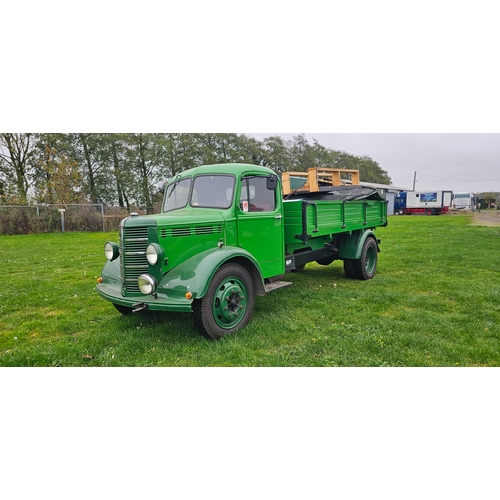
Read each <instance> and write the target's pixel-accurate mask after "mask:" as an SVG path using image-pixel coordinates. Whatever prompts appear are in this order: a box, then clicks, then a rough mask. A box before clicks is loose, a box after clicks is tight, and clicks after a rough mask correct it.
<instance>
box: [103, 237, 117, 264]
mask: <svg viewBox="0 0 500 500" xmlns="http://www.w3.org/2000/svg"><path fill="white" fill-rule="evenodd" d="M104 255H105V256H106V259H108V260H109V261H112V260H115V259H116V258H118V256H119V255H120V247H119V246H118V245H117V244H116V243H113V242H112V241H108V242H107V243H106V244H105V245H104Z"/></svg>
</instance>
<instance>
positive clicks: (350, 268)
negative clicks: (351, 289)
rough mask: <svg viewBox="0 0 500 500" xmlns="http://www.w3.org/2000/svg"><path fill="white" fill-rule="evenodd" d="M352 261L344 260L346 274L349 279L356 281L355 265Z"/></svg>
mask: <svg viewBox="0 0 500 500" xmlns="http://www.w3.org/2000/svg"><path fill="white" fill-rule="evenodd" d="M353 262H354V261H353V260H352V259H344V273H345V275H346V276H347V277H348V278H349V279H355V278H356V273H355V272H354V265H353Z"/></svg>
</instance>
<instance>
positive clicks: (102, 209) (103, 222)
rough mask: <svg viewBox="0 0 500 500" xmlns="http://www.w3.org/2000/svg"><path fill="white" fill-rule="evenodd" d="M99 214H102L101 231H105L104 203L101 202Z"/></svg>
mask: <svg viewBox="0 0 500 500" xmlns="http://www.w3.org/2000/svg"><path fill="white" fill-rule="evenodd" d="M101 215H102V232H103V233H105V232H106V224H105V221H104V205H103V204H102V203H101Z"/></svg>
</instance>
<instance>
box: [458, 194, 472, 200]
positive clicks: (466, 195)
mask: <svg viewBox="0 0 500 500" xmlns="http://www.w3.org/2000/svg"><path fill="white" fill-rule="evenodd" d="M457 198H468V199H470V193H457V194H456V195H455V199H457Z"/></svg>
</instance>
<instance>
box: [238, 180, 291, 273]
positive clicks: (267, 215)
mask: <svg viewBox="0 0 500 500" xmlns="http://www.w3.org/2000/svg"><path fill="white" fill-rule="evenodd" d="M269 179H270V177H269V176H257V175H248V176H245V177H243V179H242V183H241V190H240V193H239V200H238V205H237V214H238V245H239V246H240V247H241V248H243V249H245V250H247V251H248V252H250V253H251V254H252V255H253V256H254V257H255V259H256V260H257V261H258V262H259V264H260V267H261V271H262V277H263V278H270V277H272V276H279V275H282V274H284V272H285V257H284V254H285V242H284V228H283V214H282V211H281V206H282V203H281V200H278V199H277V196H281V193H280V190H279V189H277V183H278V181H277V178H276V177H274V179H273V180H274V184H273V182H272V181H271V182H270V181H269Z"/></svg>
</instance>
